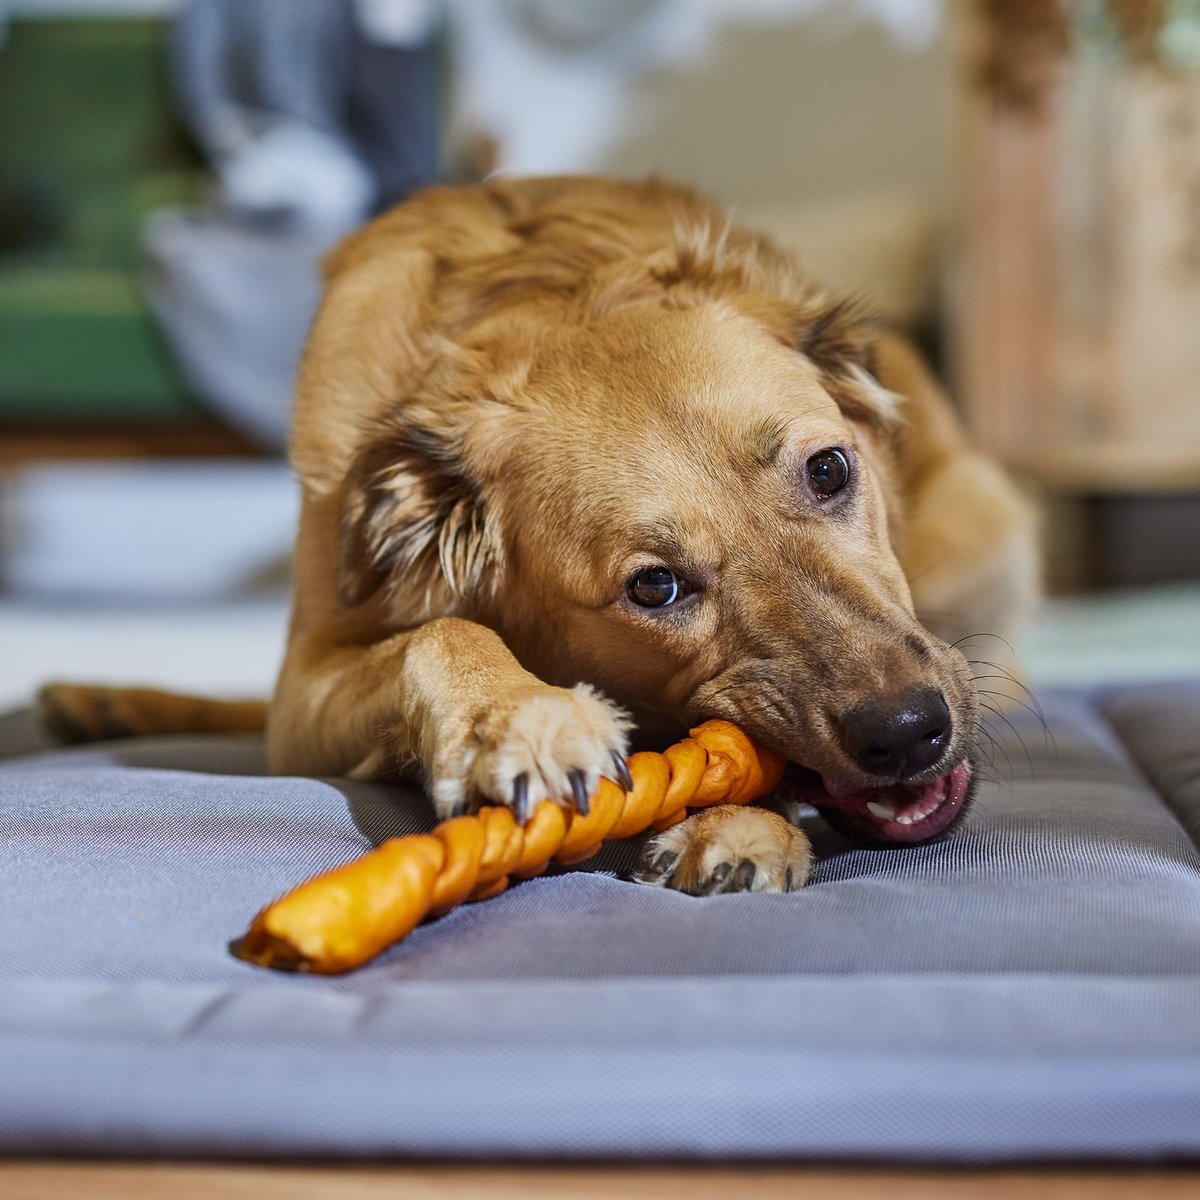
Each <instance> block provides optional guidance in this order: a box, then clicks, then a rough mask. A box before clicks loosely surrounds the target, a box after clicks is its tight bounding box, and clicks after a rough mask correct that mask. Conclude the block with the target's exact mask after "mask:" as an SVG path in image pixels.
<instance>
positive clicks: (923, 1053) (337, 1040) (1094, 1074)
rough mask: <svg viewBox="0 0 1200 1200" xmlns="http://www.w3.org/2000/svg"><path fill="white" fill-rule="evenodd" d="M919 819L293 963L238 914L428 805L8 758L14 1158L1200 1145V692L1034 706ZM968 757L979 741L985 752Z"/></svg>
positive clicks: (573, 891)
mask: <svg viewBox="0 0 1200 1200" xmlns="http://www.w3.org/2000/svg"><path fill="white" fill-rule="evenodd" d="M1046 707H1047V715H1048V717H1049V730H1048V731H1044V730H1043V729H1042V728H1041V726H1040V725H1039V724H1038V722H1037V721H1035V720H1034V719H1033V718H1032V717H1031V716H1029V715H1028V714H1024V715H1017V716H1014V717H1013V718H1012V720H1013V726H1014V728H1013V729H1009V728H1007V727H1005V726H1004V725H1000V727H999V728H998V729H997V730H995V735H996V738H997V741H998V746H997V747H996V749H995V750H994V751H993V759H994V762H995V767H994V769H993V772H992V773H994V778H992V779H990V780H988V781H987V782H985V784H984V785H983V787H982V788H981V791H980V795H979V798H978V800H977V802H976V804H975V807H974V809H973V810H972V812H971V813H970V815H969V816H968V819H967V821H966V822H965V824H964V825H963V827H962V828H961V829H960V830H959V831H958V832H956V833H955V834H954V835H953V836H951V837H949V838H947V839H946V840H944V841H943V842H941V843H938V844H935V845H931V846H924V847H918V848H914V849H908V850H866V849H862V848H859V847H856V846H853V845H851V844H850V843H849V842H846V841H844V840H843V839H841V838H840V837H838V836H837V835H835V834H833V833H832V832H830V831H829V830H827V829H826V828H824V827H823V826H822V825H821V823H820V822H819V821H818V820H817V819H816V818H813V820H812V821H811V822H810V823H809V824H810V832H811V834H812V836H813V840H814V844H815V846H816V849H817V852H818V855H819V859H820V861H819V865H818V868H817V871H816V874H815V876H814V878H813V881H812V883H811V884H810V885H809V886H808V887H806V888H805V889H804V890H803V891H801V892H798V893H795V894H792V895H788V896H763V895H735V896H721V897H713V898H710V899H695V898H691V897H687V896H682V895H678V894H676V893H671V892H665V891H660V890H657V889H651V888H645V887H641V886H638V885H636V884H632V883H627V882H624V881H622V880H621V879H619V878H617V877H615V876H614V875H612V874H611V873H605V871H604V868H605V867H609V868H611V867H612V866H613V865H614V864H616V863H617V862H618V861H619V860H620V858H621V856H622V855H624V856H625V858H628V856H629V854H630V853H631V852H632V850H633V847H630V846H625V847H616V848H615V849H614V850H613V851H610V852H609V857H607V858H606V859H604V860H603V861H601V862H600V863H594V864H591V866H593V867H594V868H598V869H593V870H592V871H590V872H580V871H572V872H564V873H562V874H559V875H557V876H553V877H549V878H544V879H540V880H535V881H531V882H529V883H526V884H522V885H521V886H519V887H517V888H514V889H512V890H511V891H509V892H507V893H505V894H504V895H503V896H501V897H499V898H497V899H495V900H491V901H488V902H486V903H483V904H478V905H473V906H468V907H465V908H462V909H459V910H457V911H455V912H454V913H452V914H450V915H448V916H447V917H445V918H443V919H441V920H440V921H437V922H434V923H431V924H429V925H426V926H424V927H422V928H421V929H419V930H417V931H416V932H415V933H414V934H413V935H412V936H411V937H410V938H409V939H408V940H407V941H406V942H405V943H403V944H402V945H400V946H397V947H395V948H394V949H392V950H391V951H389V952H387V953H386V954H384V955H383V956H381V957H380V958H379V959H378V960H376V961H375V962H374V963H372V964H370V965H369V966H367V967H366V968H364V969H363V970H361V971H359V972H357V973H355V974H352V975H349V976H345V977H342V978H337V979H320V978H311V977H300V976H287V975H278V974H274V973H269V972H264V971H261V970H258V969H256V968H253V967H249V966H247V965H245V964H243V963H240V962H237V961H235V960H233V959H232V958H230V957H229V956H228V954H227V953H226V948H225V944H226V942H227V940H228V939H229V938H231V937H233V936H235V935H237V934H238V933H240V932H241V931H242V930H243V929H244V927H245V925H246V923H247V921H248V920H249V918H250V917H251V916H252V914H253V913H254V911H255V910H256V909H257V908H258V907H260V906H261V904H262V903H263V902H264V901H266V900H267V899H270V898H271V897H273V896H274V895H276V894H278V893H279V892H281V891H283V890H284V889H286V888H287V887H288V886H290V885H291V884H293V883H295V882H296V881H298V880H299V879H301V878H303V877H304V876H306V875H308V874H310V873H311V872H313V871H316V870H320V869H322V868H325V867H329V866H331V865H333V864H335V863H337V862H340V861H343V860H345V859H347V858H349V857H351V856H353V855H355V854H357V853H359V852H361V850H362V849H364V848H365V846H366V845H367V843H368V841H369V840H379V839H380V838H382V837H384V836H387V835H389V834H390V833H393V832H401V831H407V830H411V829H416V828H420V827H422V826H423V825H425V824H427V823H428V820H429V815H428V809H427V807H426V806H425V804H424V802H423V801H422V800H420V798H419V797H416V796H413V795H411V794H408V793H405V792H403V791H401V790H400V789H394V788H389V787H385V786H382V785H372V784H359V783H347V782H344V781H339V782H328V781H319V780H303V779H275V778H269V777H265V776H263V775H262V769H263V767H262V758H261V747H260V746H259V744H258V743H257V742H256V741H254V740H253V739H244V738H243V739H238V738H224V739H213V738H208V739H205V738H193V739H172V740H167V739H161V740H146V741H142V742H132V743H126V744H124V745H122V744H118V743H110V744H108V745H104V746H96V747H85V748H79V749H75V750H66V751H56V752H51V753H43V754H34V755H28V756H25V757H18V758H15V759H10V760H8V761H7V762H6V763H3V764H0V891H2V894H0V928H2V929H3V951H4V953H3V955H2V957H0V1148H3V1149H5V1150H8V1151H10V1152H23V1153H30V1152H73V1153H126V1154H138V1153H169V1154H239V1155H240V1154H253V1155H266V1156H270V1155H280V1156H284V1155H301V1154H306V1155H340V1156H378V1155H455V1156H497V1155H499V1156H502V1157H545V1156H565V1157H597V1156H599V1157H686V1158H708V1157H721V1158H739V1157H744V1158H790V1157H801V1158H855V1159H862V1158H868V1159H872V1158H874V1159H886V1160H892V1161H917V1160H940V1161H954V1162H978V1161H1005V1160H1013V1159H1025V1158H1051V1159H1066V1158H1078V1157H1112V1158H1121V1159H1136V1160H1144V1159H1152V1158H1158V1157H1162V1156H1167V1155H1191V1156H1196V1155H1197V1154H1200V853H1198V852H1197V848H1196V844H1195V840H1194V839H1195V835H1196V832H1197V828H1198V823H1200V737H1198V736H1197V730H1198V727H1200V684H1190V685H1159V686H1155V687H1153V688H1143V689H1128V688H1127V689H1120V690H1114V691H1111V692H1098V693H1096V694H1094V695H1092V696H1089V697H1083V698H1081V697H1068V696H1056V697H1050V698H1047V699H1046ZM985 773H988V768H987V767H986V764H985Z"/></svg>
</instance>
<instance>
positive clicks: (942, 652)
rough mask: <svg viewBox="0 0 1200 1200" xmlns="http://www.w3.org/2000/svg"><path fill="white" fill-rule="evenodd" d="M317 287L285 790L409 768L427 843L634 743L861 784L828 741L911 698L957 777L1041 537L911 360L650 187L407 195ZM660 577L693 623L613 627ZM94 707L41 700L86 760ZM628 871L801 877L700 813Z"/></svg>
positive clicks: (72, 695)
mask: <svg viewBox="0 0 1200 1200" xmlns="http://www.w3.org/2000/svg"><path fill="white" fill-rule="evenodd" d="M326 269H327V287H326V291H325V296H324V300H323V303H322V305H321V309H320V313H319V315H318V317H317V320H316V323H315V326H314V328H313V330H312V334H311V336H310V338H309V341H308V346H307V349H306V352H305V356H304V362H303V365H302V369H301V372H300V378H299V384H298V393H297V401H296V409H295V423H294V433H293V440H292V461H293V463H294V465H295V468H296V471H297V473H298V475H299V477H300V481H301V483H302V486H303V511H302V516H301V522H300V531H299V536H298V539H297V545H296V557H295V602H294V609H293V614H292V624H291V631H290V639H289V645H288V651H287V657H286V661H285V663H284V666H283V670H282V673H281V675H280V679H279V684H278V689H277V691H276V694H275V697H274V700H273V702H272V703H271V705H270V709H269V716H268V722H267V742H268V755H269V760H270V765H271V768H272V770H274V771H276V772H286V773H297V774H320V775H351V776H356V777H359V778H373V777H379V776H385V775H390V774H394V773H397V772H402V771H406V770H411V769H415V770H416V771H418V772H419V773H420V775H421V776H422V778H423V780H424V782H425V784H426V785H427V787H428V789H429V792H430V794H431V795H432V797H433V801H434V804H435V807H436V809H437V811H438V813H439V815H441V816H446V815H449V814H450V813H453V812H456V811H460V810H461V809H462V808H463V807H465V806H469V805H471V804H473V803H477V802H480V801H487V802H491V803H501V804H505V803H512V802H513V801H514V790H516V788H517V781H518V780H519V778H520V777H522V776H523V777H524V779H525V781H526V784H525V786H526V788H527V796H528V801H529V802H530V803H532V802H536V801H537V800H539V799H541V798H542V797H544V796H551V797H555V798H560V797H569V796H571V794H572V786H571V785H572V780H571V778H570V773H571V772H582V775H583V780H584V782H585V783H586V786H587V787H588V788H589V789H590V788H591V787H592V786H594V784H595V781H596V778H597V777H598V775H599V774H601V773H609V774H611V773H612V769H613V767H612V755H613V754H614V753H617V754H624V753H625V752H626V749H627V745H628V743H629V739H630V738H631V737H633V738H635V739H639V740H648V741H652V742H656V743H663V742H666V741H667V740H669V739H673V738H675V737H677V736H679V735H681V734H682V733H683V731H684V730H686V728H687V727H688V726H689V725H691V724H695V723H696V722H698V721H700V720H702V719H704V718H707V717H713V716H720V717H725V718H728V719H731V720H734V721H736V722H738V723H739V724H740V725H742V726H743V727H744V728H746V729H747V730H748V731H749V732H750V733H751V734H753V735H754V736H755V737H757V738H759V739H760V740H762V741H763V742H764V743H766V744H767V745H769V746H771V747H773V748H774V749H776V750H778V751H780V752H782V753H784V754H786V755H787V756H788V757H789V758H790V759H792V760H794V761H796V762H799V763H802V764H803V765H804V766H806V767H808V768H811V769H812V770H814V771H816V772H819V773H820V774H821V775H822V776H824V777H825V778H826V779H834V780H837V781H838V782H839V785H841V786H845V787H854V786H862V785H863V784H864V783H869V782H870V781H869V780H868V779H867V778H866V777H865V776H864V775H863V772H862V770H861V769H860V768H859V767H858V766H857V765H856V764H855V763H854V762H853V761H851V759H850V758H848V756H847V754H846V753H845V751H844V750H843V748H842V747H841V745H840V744H839V740H838V738H837V736H836V725H837V720H838V714H840V713H843V712H845V711H847V710H849V709H851V708H852V707H853V706H855V705H857V704H861V703H862V702H863V701H864V700H865V699H866V700H869V699H871V698H873V697H876V696H880V695H884V696H886V695H893V694H898V693H900V692H903V691H904V690H905V689H912V688H914V687H930V688H936V689H939V690H940V691H941V693H942V694H943V695H944V696H945V698H946V701H947V704H948V706H949V709H950V712H951V714H952V718H953V745H952V747H950V748H949V749H948V750H947V756H946V757H947V761H950V760H952V759H953V758H954V756H955V755H957V756H958V757H959V758H961V757H962V756H963V755H964V754H965V753H966V752H967V750H968V748H969V744H970V742H971V741H972V739H973V738H974V736H975V732H976V728H977V724H978V702H977V696H976V689H975V685H974V682H973V680H972V676H971V670H970V668H969V667H968V665H967V663H966V661H965V659H964V657H963V655H962V654H961V653H960V652H959V651H958V650H957V649H954V648H952V647H951V646H950V645H948V644H947V640H949V641H952V640H955V639H958V638H961V637H962V636H964V635H967V634H973V633H976V632H982V631H986V632H989V633H994V634H1005V633H1008V632H1009V631H1010V630H1011V629H1012V627H1013V623H1014V621H1015V620H1017V619H1019V617H1020V614H1021V613H1022V612H1023V610H1024V608H1025V604H1026V600H1027V599H1028V598H1029V596H1030V595H1031V593H1032V588H1033V575H1034V568H1033V536H1032V525H1031V521H1030V517H1029V513H1028V510H1027V508H1026V506H1025V504H1024V503H1023V501H1022V500H1021V499H1020V498H1019V497H1018V496H1017V494H1016V493H1015V491H1014V490H1013V488H1012V486H1011V485H1010V483H1009V482H1008V481H1007V480H1006V479H1005V477H1004V476H1003V475H1002V474H1001V473H1000V472H999V471H998V470H997V469H996V468H995V467H994V466H993V465H992V464H991V463H989V462H988V461H987V460H985V459H984V458H981V457H980V456H978V455H977V454H975V453H973V452H972V451H971V450H970V449H969V448H968V446H967V444H966V442H965V440H964V437H963V435H962V433H961V432H960V429H959V427H958V425H957V423H956V421H955V419H954V417H953V415H952V413H951V410H950V408H949V407H948V405H947V404H946V402H945V400H944V399H943V397H942V396H941V395H940V393H939V391H938V389H937V387H936V385H935V384H934V382H933V381H932V379H931V378H930V376H929V375H928V373H927V372H926V370H925V368H924V366H923V365H922V363H921V362H920V360H919V359H918V357H917V356H916V355H915V354H914V353H913V352H912V351H911V350H910V349H909V348H908V347H907V346H906V345H905V344H904V343H902V342H901V341H899V340H898V339H896V338H894V337H892V336H888V335H886V334H883V333H881V332H880V331H878V330H877V329H875V328H873V327H872V326H871V325H870V324H869V323H867V322H865V321H863V320H861V319H860V318H859V317H858V316H857V315H856V314H855V312H854V310H853V309H851V308H849V307H847V306H845V305H842V304H839V303H837V302H836V301H834V300H833V299H831V298H830V297H829V296H827V295H826V294H825V292H824V291H823V290H822V289H821V288H820V287H819V286H817V285H816V284H815V283H814V282H813V281H812V280H811V279H809V278H808V277H806V276H805V274H804V273H803V272H802V271H801V270H800V269H799V268H798V267H797V266H796V264H795V263H794V262H793V261H792V260H791V259H790V258H789V257H788V256H786V255H785V254H783V253H782V252H780V251H779V250H778V249H777V248H775V247H774V246H773V245H772V244H771V243H770V242H769V241H768V240H766V239H765V238H763V237H760V236H757V235H755V234H752V233H748V232H745V231H742V230H740V229H738V228H736V227H734V226H731V225H730V224H729V223H728V222H727V220H726V218H725V217H724V216H723V215H722V214H721V213H720V212H719V211H718V210H716V209H715V208H714V207H713V206H712V205H710V204H708V203H707V202H705V201H704V200H702V199H700V198H699V197H697V196H696V195H694V194H693V193H691V192H689V191H686V190H683V189H681V188H677V187H673V186H668V185H666V184H663V183H660V182H656V181H650V182H646V183H641V184H627V183H619V182H613V181H606V180H599V179H566V178H564V179H541V180H525V181H509V180H496V181H491V182H488V183H485V184H482V185H478V186H472V187H465V188H443V189H435V190H431V191H428V192H425V193H423V194H421V195H420V196H418V197H417V198H415V199H414V200H411V201H410V202H408V203H406V204H404V205H402V206H401V207H399V208H397V209H395V210H393V211H392V212H390V213H388V214H386V215H384V216H382V217H380V218H379V219H378V220H376V221H374V222H373V223H372V224H370V225H368V226H367V227H366V228H365V229H364V230H362V231H361V232H359V233H357V234H355V235H353V236H352V237H350V238H349V239H347V240H346V241H345V242H344V243H343V244H342V245H341V246H340V247H339V248H338V249H337V250H336V251H335V252H334V253H333V255H332V256H331V257H330V258H329V260H328V262H327V267H326ZM826 447H839V448H842V449H843V450H844V451H845V452H846V454H847V456H848V457H849V459H850V461H851V463H852V466H853V470H854V484H853V486H852V487H851V488H848V489H847V493H848V494H846V495H839V496H838V497H836V498H835V500H834V501H830V502H828V503H825V502H822V501H820V500H819V499H817V498H814V496H813V495H812V494H811V492H810V491H809V490H806V485H805V482H804V480H805V475H804V464H805V463H806V461H807V460H808V459H809V457H810V456H812V455H813V454H815V453H817V452H818V451H820V450H822V449H824V448H826ZM657 564H665V565H667V566H669V567H671V568H672V569H674V570H675V571H677V572H678V573H679V574H680V575H681V576H683V577H685V578H686V579H687V580H689V581H691V585H692V586H694V587H695V588H696V589H697V590H696V591H695V593H694V595H692V596H691V597H690V598H689V599H688V601H686V602H685V603H683V604H681V605H679V606H676V607H674V608H671V609H668V610H662V611H660V610H657V609H645V608H639V607H638V606H637V605H636V604H634V603H632V602H631V601H630V599H629V597H628V595H627V592H626V586H627V582H628V581H629V579H630V578H631V576H632V575H633V574H634V573H635V572H637V571H638V570H639V569H642V568H645V567H649V566H654V565H657ZM914 614H915V615H914ZM931 631H934V632H931ZM939 635H940V636H939ZM942 639H947V640H942ZM96 695H97V693H96V692H95V691H94V690H92V689H75V690H72V689H69V688H63V687H61V686H60V687H57V688H52V689H48V691H47V693H46V700H45V703H46V706H47V709H48V710H49V712H50V715H51V717H52V718H53V719H54V720H56V721H57V722H58V724H59V727H60V728H64V727H69V726H72V725H73V726H74V727H75V730H76V732H78V730H79V729H83V730H84V731H85V732H90V733H95V732H97V728H96V727H97V724H99V727H100V728H99V731H100V732H103V731H104V725H103V722H102V721H99V719H98V717H97V715H96V705H97V700H96ZM138 696H139V694H137V693H108V694H107V695H106V697H105V698H104V699H103V704H104V705H107V707H108V712H109V717H110V726H111V723H112V721H111V718H113V714H116V720H117V721H118V722H119V723H120V724H122V725H123V726H124V727H125V730H126V731H139V730H143V729H155V728H158V729H162V728H177V727H178V726H179V724H180V723H181V721H180V720H173V719H172V713H171V710H170V706H171V702H170V701H169V700H164V699H162V698H161V697H153V696H152V697H151V698H150V699H149V700H147V699H146V696H147V694H146V693H142V694H140V697H141V698H140V700H139V698H138ZM201 711H202V712H207V713H208V714H209V717H211V722H212V723H215V724H218V725H219V724H220V723H221V715H220V709H219V708H218V709H213V710H211V711H210V710H201ZM193 712H194V714H195V713H196V712H197V710H193ZM197 719H200V717H199V716H197V715H193V718H192V721H191V723H192V724H195V722H196V720H197ZM204 719H208V718H204ZM238 721H239V722H240V723H241V725H242V726H243V727H245V726H246V725H247V724H253V723H254V716H253V714H252V713H248V712H247V711H246V710H245V709H243V710H241V712H240V715H239V716H238ZM575 783H576V785H577V786H578V783H579V781H578V779H577V780H576V781H575ZM646 861H647V866H646V868H645V872H644V873H645V875H646V877H647V878H648V879H651V880H655V881H659V882H667V883H670V884H671V885H672V886H675V887H680V888H683V889H686V890H689V891H705V890H728V888H730V887H740V886H745V887H752V888H755V889H759V890H761V889H783V888H785V887H788V886H794V885H796V884H797V883H798V882H802V881H803V878H804V877H805V876H806V875H807V873H808V862H809V851H808V845H807V841H806V839H805V838H804V837H803V835H802V834H800V833H799V831H798V830H796V829H795V828H794V827H793V826H792V825H790V824H788V823H786V822H785V821H783V820H782V819H780V818H779V817H778V816H776V815H773V814H770V813H768V812H766V811H764V810H756V811H753V812H737V811H736V810H732V809H721V810H714V811H711V812H708V813H705V814H702V815H700V816H697V817H693V818H691V819H690V820H689V821H688V822H686V823H685V824H683V825H681V826H678V827H676V828H675V829H674V830H671V831H669V834H668V835H662V837H661V838H660V839H659V841H658V842H657V843H656V844H655V845H654V846H653V847H652V850H651V853H650V855H649V857H648V858H647V860H646ZM747 863H749V864H752V868H749V869H747V868H744V867H743V869H741V870H740V871H739V870H737V868H738V867H739V864H747Z"/></svg>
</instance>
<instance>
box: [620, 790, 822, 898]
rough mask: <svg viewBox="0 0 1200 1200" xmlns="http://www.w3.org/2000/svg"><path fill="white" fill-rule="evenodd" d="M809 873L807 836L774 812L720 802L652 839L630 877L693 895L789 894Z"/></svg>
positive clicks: (810, 868) (810, 859) (810, 858)
mask: <svg viewBox="0 0 1200 1200" xmlns="http://www.w3.org/2000/svg"><path fill="white" fill-rule="evenodd" d="M811 870H812V847H811V846H810V845H809V841H808V838H807V837H806V836H805V835H804V833H803V832H802V831H801V830H799V829H797V828H796V827H795V826H794V825H790V824H789V823H788V822H787V821H785V820H784V819H783V817H781V816H779V815H778V814H777V813H773V812H768V811H767V810H766V809H762V808H741V807H738V806H736V805H732V804H721V805H717V806H715V807H713V808H706V809H704V810H703V811H701V812H698V813H696V814H694V815H693V816H691V817H688V819H687V820H686V821H681V822H680V823H679V824H678V825H673V826H672V827H671V828H670V829H667V830H665V831H664V832H662V833H660V834H658V835H657V836H655V837H652V838H651V839H650V840H649V841H648V842H647V843H646V845H645V847H644V849H643V850H642V854H641V857H640V859H639V860H638V865H637V868H636V870H635V873H634V878H635V879H636V880H637V881H638V882H639V883H649V884H653V885H655V886H656V887H669V888H674V889H675V890H676V891H679V892H687V893H688V894H689V895H692V896H716V895H720V894H722V893H725V892H790V891H794V890H795V889H796V888H800V887H803V886H804V883H805V881H806V880H807V879H808V875H809V872H810V871H811Z"/></svg>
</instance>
